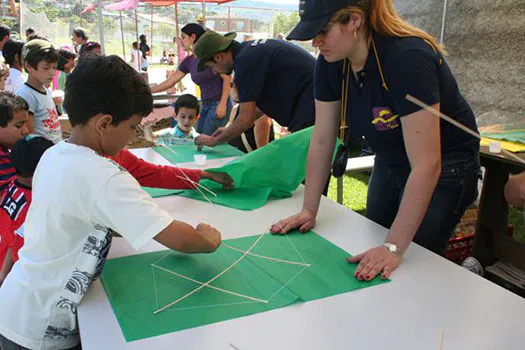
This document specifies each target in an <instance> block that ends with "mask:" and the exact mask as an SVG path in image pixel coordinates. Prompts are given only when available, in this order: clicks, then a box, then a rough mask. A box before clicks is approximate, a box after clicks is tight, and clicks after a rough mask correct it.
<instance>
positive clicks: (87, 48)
mask: <svg viewBox="0 0 525 350" xmlns="http://www.w3.org/2000/svg"><path fill="white" fill-rule="evenodd" d="M101 48H102V46H100V44H99V43H98V42H97V41H88V42H87V43H85V44H84V45H82V47H81V48H80V51H78V55H79V56H84V55H85V54H87V53H89V52H92V51H94V50H95V49H101Z"/></svg>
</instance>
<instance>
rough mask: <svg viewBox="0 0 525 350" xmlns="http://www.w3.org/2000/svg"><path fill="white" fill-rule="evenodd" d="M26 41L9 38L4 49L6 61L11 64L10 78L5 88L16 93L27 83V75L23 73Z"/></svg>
mask: <svg viewBox="0 0 525 350" xmlns="http://www.w3.org/2000/svg"><path fill="white" fill-rule="evenodd" d="M23 47H24V42H23V41H20V40H13V39H9V40H8V41H7V42H6V43H5V45H4V50H3V55H4V59H5V63H6V64H8V65H9V78H7V83H6V86H5V89H6V90H7V91H11V92H14V93H16V92H17V91H18V90H19V89H20V88H21V87H22V85H24V83H25V77H24V76H23V75H22V68H23V65H22V48H23Z"/></svg>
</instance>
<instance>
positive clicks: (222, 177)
mask: <svg viewBox="0 0 525 350" xmlns="http://www.w3.org/2000/svg"><path fill="white" fill-rule="evenodd" d="M201 177H202V178H203V179H208V180H212V181H215V182H217V183H219V184H221V185H222V187H223V188H224V189H225V190H231V189H232V188H233V187H234V185H235V184H234V183H233V179H232V178H231V177H230V175H228V174H226V173H212V172H207V171H205V170H204V171H203V172H202V175H201Z"/></svg>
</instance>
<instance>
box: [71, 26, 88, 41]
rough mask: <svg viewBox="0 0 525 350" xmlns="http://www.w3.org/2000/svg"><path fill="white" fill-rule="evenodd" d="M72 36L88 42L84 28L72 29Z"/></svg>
mask: <svg viewBox="0 0 525 350" xmlns="http://www.w3.org/2000/svg"><path fill="white" fill-rule="evenodd" d="M73 34H75V36H76V37H78V38H80V39H82V40H88V39H89V38H88V36H87V34H86V30H85V29H84V28H80V27H77V28H75V29H73Z"/></svg>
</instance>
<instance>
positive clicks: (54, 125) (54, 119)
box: [42, 108, 60, 130]
mask: <svg viewBox="0 0 525 350" xmlns="http://www.w3.org/2000/svg"><path fill="white" fill-rule="evenodd" d="M47 114H48V116H49V117H48V118H47V119H44V120H43V121H42V122H43V124H44V126H45V127H46V128H48V129H51V130H55V129H58V128H59V127H60V121H59V120H58V112H57V110H56V109H55V108H47Z"/></svg>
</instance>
